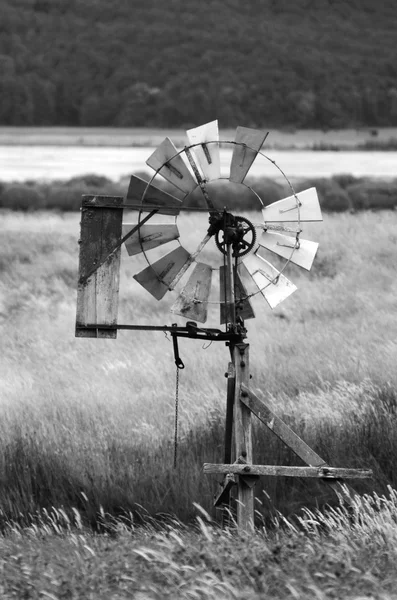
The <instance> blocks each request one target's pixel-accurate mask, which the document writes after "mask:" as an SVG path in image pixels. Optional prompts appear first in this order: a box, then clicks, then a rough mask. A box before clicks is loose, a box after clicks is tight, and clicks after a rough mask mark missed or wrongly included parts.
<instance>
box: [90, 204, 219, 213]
mask: <svg viewBox="0 0 397 600" xmlns="http://www.w3.org/2000/svg"><path fill="white" fill-rule="evenodd" d="M84 208H90V209H91V208H93V209H95V208H114V209H123V208H132V209H134V210H141V211H142V212H150V211H152V210H162V209H164V208H166V207H164V206H157V205H155V204H150V205H148V206H145V204H120V205H119V206H113V205H112V204H101V205H100V206H95V205H94V204H93V205H89V206H84ZM175 208H176V210H178V212H179V211H181V210H182V211H186V212H204V213H208V212H209V210H208V208H200V207H198V206H178V207H175ZM216 212H222V211H221V210H218V209H216Z"/></svg>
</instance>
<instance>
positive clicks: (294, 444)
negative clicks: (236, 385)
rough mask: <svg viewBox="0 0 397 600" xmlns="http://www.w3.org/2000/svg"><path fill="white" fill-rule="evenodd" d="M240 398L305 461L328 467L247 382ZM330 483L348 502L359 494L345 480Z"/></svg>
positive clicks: (243, 386)
mask: <svg viewBox="0 0 397 600" xmlns="http://www.w3.org/2000/svg"><path fill="white" fill-rule="evenodd" d="M240 400H241V402H242V403H243V404H245V405H246V406H247V407H248V408H249V409H250V410H251V411H252V412H253V413H254V415H256V416H257V417H258V419H260V421H262V423H264V424H265V425H266V427H268V428H269V429H270V430H271V431H272V432H273V433H274V434H275V435H276V436H277V437H278V438H279V439H280V440H281V441H282V442H284V444H286V445H287V446H288V448H290V449H291V450H292V452H294V453H295V454H296V455H297V456H298V457H299V458H301V459H302V460H303V462H305V463H306V464H307V465H309V466H312V467H328V464H327V463H326V461H325V460H324V459H323V458H321V456H319V455H318V454H317V453H316V452H315V451H314V450H313V449H312V448H310V446H308V445H307V444H306V442H304V441H303V440H302V439H301V438H300V437H299V436H298V435H297V434H296V433H295V432H294V431H293V430H292V429H291V428H290V427H289V426H288V425H287V424H286V423H284V421H283V420H282V419H280V417H278V416H277V415H276V414H275V413H274V412H273V411H272V410H271V409H270V408H269V407H268V406H267V404H265V402H263V400H260V398H258V396H256V395H255V394H254V392H253V391H252V390H250V389H249V387H248V385H246V384H245V383H244V384H242V385H241V395H240ZM328 485H329V486H330V487H331V488H332V489H333V491H334V492H335V493H336V494H337V495H338V496H342V498H343V499H344V500H345V501H346V502H348V503H351V501H352V499H353V498H354V496H357V494H356V492H355V491H354V490H353V489H352V488H351V487H349V486H347V485H346V484H343V481H340V482H333V481H331V482H329V483H328Z"/></svg>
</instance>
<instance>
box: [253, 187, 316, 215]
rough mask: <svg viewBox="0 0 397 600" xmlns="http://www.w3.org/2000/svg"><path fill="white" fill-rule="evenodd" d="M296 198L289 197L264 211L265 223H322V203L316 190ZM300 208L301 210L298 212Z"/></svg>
mask: <svg viewBox="0 0 397 600" xmlns="http://www.w3.org/2000/svg"><path fill="white" fill-rule="evenodd" d="M296 196H297V198H298V200H297V199H296V198H295V196H288V198H283V199H282V200H278V201H277V202H273V204H269V206H265V208H264V209H262V214H263V218H264V221H265V223H267V222H268V221H272V222H275V223H278V222H280V223H281V222H285V221H289V222H290V223H295V222H298V221H300V222H302V223H304V222H305V221H322V220H323V217H322V215H321V208H320V203H319V201H318V196H317V191H316V188H309V189H308V190H304V191H303V192H299V193H298V194H296ZM298 208H299V210H298Z"/></svg>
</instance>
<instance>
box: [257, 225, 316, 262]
mask: <svg viewBox="0 0 397 600" xmlns="http://www.w3.org/2000/svg"><path fill="white" fill-rule="evenodd" d="M259 245H260V246H261V247H262V248H266V250H270V252H274V254H278V256H282V257H283V258H286V259H289V260H290V261H291V262H292V263H294V264H295V265H298V266H299V267H302V268H303V269H306V270H307V271H310V269H311V268H312V265H313V261H314V257H315V256H316V253H317V250H318V244H317V243H316V242H310V241H309V240H302V239H301V238H299V243H298V244H297V242H296V238H295V237H291V236H288V235H282V234H280V233H272V232H270V231H264V232H263V233H262V235H261V237H260V240H259Z"/></svg>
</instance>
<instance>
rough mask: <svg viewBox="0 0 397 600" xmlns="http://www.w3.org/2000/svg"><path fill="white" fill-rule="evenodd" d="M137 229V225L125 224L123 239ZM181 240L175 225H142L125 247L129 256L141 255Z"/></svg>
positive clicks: (126, 242)
mask: <svg viewBox="0 0 397 600" xmlns="http://www.w3.org/2000/svg"><path fill="white" fill-rule="evenodd" d="M134 227H136V223H123V231H122V235H123V237H124V236H125V235H126V234H127V233H128V232H129V231H131V229H133V228H134ZM177 238H179V231H178V226H177V225H176V224H175V223H159V224H157V225H142V227H140V228H139V230H138V231H136V232H135V233H133V234H132V235H131V236H130V237H129V238H128V239H127V240H126V241H125V247H126V249H127V252H128V254H129V256H134V255H135V254H139V253H140V252H143V251H144V250H145V251H146V250H150V249H151V248H157V246H161V245H163V244H167V243H168V242H171V241H172V240H176V239H177Z"/></svg>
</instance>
